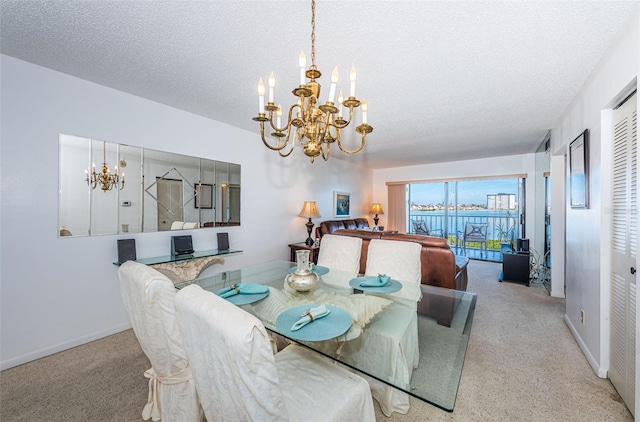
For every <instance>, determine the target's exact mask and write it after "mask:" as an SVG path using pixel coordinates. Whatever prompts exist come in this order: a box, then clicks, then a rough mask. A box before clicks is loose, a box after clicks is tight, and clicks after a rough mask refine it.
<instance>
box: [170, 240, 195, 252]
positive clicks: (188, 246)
mask: <svg viewBox="0 0 640 422" xmlns="http://www.w3.org/2000/svg"><path fill="white" fill-rule="evenodd" d="M192 253H193V240H192V239H191V235H183V236H171V255H186V254H192Z"/></svg>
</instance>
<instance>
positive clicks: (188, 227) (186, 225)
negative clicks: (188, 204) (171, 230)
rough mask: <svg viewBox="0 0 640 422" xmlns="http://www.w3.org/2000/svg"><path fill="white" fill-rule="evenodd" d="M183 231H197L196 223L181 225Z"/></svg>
mask: <svg viewBox="0 0 640 422" xmlns="http://www.w3.org/2000/svg"><path fill="white" fill-rule="evenodd" d="M182 228H183V229H197V228H198V223H197V222H186V223H184V224H183V225H182Z"/></svg>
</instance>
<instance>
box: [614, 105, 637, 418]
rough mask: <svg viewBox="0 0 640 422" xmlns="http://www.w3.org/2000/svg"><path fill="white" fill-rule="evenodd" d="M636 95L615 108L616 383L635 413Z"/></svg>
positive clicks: (617, 388)
mask: <svg viewBox="0 0 640 422" xmlns="http://www.w3.org/2000/svg"><path fill="white" fill-rule="evenodd" d="M637 139H638V136H637V111H636V95H633V97H631V98H630V99H629V100H627V101H626V102H625V103H624V104H622V105H621V106H620V107H619V108H618V109H617V110H615V112H614V139H613V192H612V193H613V215H612V228H613V230H612V242H611V245H612V251H611V345H610V347H611V370H610V378H611V383H612V384H613V385H614V387H615V388H616V390H618V393H619V394H620V396H621V397H622V399H623V400H624V402H625V403H626V405H627V407H628V408H629V410H630V411H631V413H633V414H635V378H636V376H635V369H636V368H635V367H636V365H635V358H636V276H635V267H636V256H637V240H638V194H637V193H638V184H637V180H638V178H637V173H638V165H637V163H638V153H637V151H638V148H637Z"/></svg>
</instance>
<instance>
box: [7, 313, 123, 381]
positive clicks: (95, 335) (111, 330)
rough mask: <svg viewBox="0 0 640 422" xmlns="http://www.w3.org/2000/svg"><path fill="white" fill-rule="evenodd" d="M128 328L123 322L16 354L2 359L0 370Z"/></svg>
mask: <svg viewBox="0 0 640 422" xmlns="http://www.w3.org/2000/svg"><path fill="white" fill-rule="evenodd" d="M129 328H131V324H123V325H120V326H117V327H112V328H109V329H107V330H102V331H98V332H96V333H93V334H89V335H86V336H83V337H78V338H75V339H73V340H70V341H65V342H64V343H59V344H56V345H54V346H51V347H45V348H44V349H40V350H36V351H34V352H31V353H27V354H24V355H21V356H17V357H15V358H12V359H8V360H3V361H0V371H4V370H5V369H9V368H13V367H14V366H18V365H22V364H23V363H27V362H30V361H32V360H36V359H40V358H43V357H45V356H49V355H52V354H54V353H58V352H62V351H63V350H67V349H71V348H73V347H76V346H80V345H83V344H85V343H89V342H91V341H94V340H99V339H101V338H104V337H107V336H110V335H112V334H116V333H120V332H122V331H125V330H128V329H129Z"/></svg>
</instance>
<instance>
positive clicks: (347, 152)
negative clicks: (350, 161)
mask: <svg viewBox="0 0 640 422" xmlns="http://www.w3.org/2000/svg"><path fill="white" fill-rule="evenodd" d="M338 133H339V132H338ZM366 140H367V134H366V133H363V134H362V142H361V143H360V147H359V148H358V149H355V150H353V151H349V150H347V149H344V148H343V147H342V141H341V140H340V135H338V139H337V141H338V148H340V151H342V152H344V153H345V154H357V153H359V152H360V151H362V148H364V144H365V142H366Z"/></svg>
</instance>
